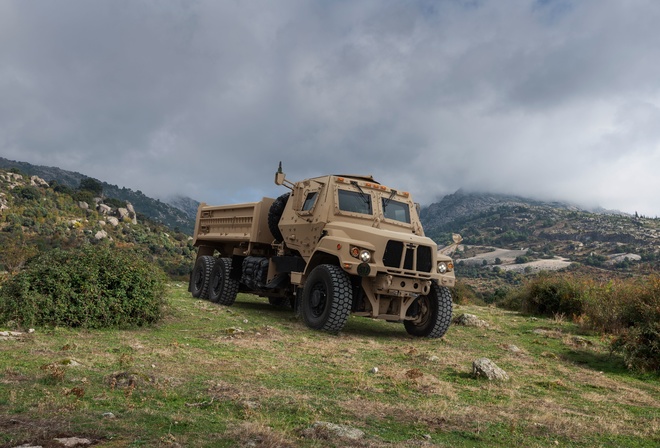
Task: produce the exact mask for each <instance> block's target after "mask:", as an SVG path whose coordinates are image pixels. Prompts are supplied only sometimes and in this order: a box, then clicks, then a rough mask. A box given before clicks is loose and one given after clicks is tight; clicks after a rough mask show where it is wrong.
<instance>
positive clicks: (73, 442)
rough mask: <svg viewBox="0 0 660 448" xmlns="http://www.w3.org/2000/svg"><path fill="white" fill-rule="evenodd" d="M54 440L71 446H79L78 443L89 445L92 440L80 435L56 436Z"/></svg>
mask: <svg viewBox="0 0 660 448" xmlns="http://www.w3.org/2000/svg"><path fill="white" fill-rule="evenodd" d="M55 441H56V442H59V443H60V444H62V445H64V446H66V447H73V446H80V445H91V444H92V441H91V440H89V439H81V438H80V437H66V438H56V439H55Z"/></svg>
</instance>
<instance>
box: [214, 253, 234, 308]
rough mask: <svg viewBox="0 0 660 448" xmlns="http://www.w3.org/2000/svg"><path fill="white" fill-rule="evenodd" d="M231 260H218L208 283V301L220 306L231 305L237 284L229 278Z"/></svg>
mask: <svg viewBox="0 0 660 448" xmlns="http://www.w3.org/2000/svg"><path fill="white" fill-rule="evenodd" d="M230 275H231V258H218V261H216V262H215V266H214V267H213V271H212V272H211V279H210V281H209V300H210V301H211V302H216V303H219V304H221V305H227V306H229V305H233V304H234V302H235V301H236V295H237V294H238V287H239V283H238V281H237V280H234V279H233V278H231V276H230Z"/></svg>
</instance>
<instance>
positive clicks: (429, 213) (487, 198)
mask: <svg viewBox="0 0 660 448" xmlns="http://www.w3.org/2000/svg"><path fill="white" fill-rule="evenodd" d="M503 206H506V207H519V206H520V207H547V208H553V209H562V210H579V208H578V207H576V206H574V205H570V204H568V203H564V202H543V201H537V200H534V199H529V198H524V197H521V196H512V195H505V194H493V193H475V192H466V191H464V190H462V189H459V190H458V191H456V192H455V193H454V194H450V195H447V196H445V197H444V198H442V200H441V201H440V202H438V203H434V204H431V205H429V206H428V207H425V208H424V209H422V213H421V217H420V218H421V219H422V222H423V224H424V228H425V229H426V230H427V231H428V230H434V229H437V228H441V227H442V226H444V225H446V224H448V223H451V222H452V221H456V220H461V219H465V218H468V217H470V216H474V215H479V214H481V213H484V212H485V213H490V211H491V210H493V209H494V208H498V207H503Z"/></svg>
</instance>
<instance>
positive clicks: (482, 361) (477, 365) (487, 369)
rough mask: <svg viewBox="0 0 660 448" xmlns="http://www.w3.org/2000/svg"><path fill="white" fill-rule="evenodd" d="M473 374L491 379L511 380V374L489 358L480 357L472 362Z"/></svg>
mask: <svg viewBox="0 0 660 448" xmlns="http://www.w3.org/2000/svg"><path fill="white" fill-rule="evenodd" d="M472 375H474V376H475V377H476V378H481V377H485V378H487V379H488V380H489V381H509V375H507V373H506V372H505V371H504V370H502V369H500V368H499V367H497V365H496V364H495V363H494V362H493V361H491V360H490V359H488V358H479V359H477V360H475V361H474V362H473V363H472Z"/></svg>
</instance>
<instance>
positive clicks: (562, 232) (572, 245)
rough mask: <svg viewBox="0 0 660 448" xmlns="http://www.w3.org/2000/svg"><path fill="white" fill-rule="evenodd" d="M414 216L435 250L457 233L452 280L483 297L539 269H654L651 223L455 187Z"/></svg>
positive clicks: (655, 242)
mask: <svg viewBox="0 0 660 448" xmlns="http://www.w3.org/2000/svg"><path fill="white" fill-rule="evenodd" d="M421 219H422V223H423V224H424V229H425V231H426V234H427V235H428V236H430V237H431V238H433V239H434V240H436V241H437V242H438V244H440V245H444V244H447V243H448V242H449V241H451V234H452V233H459V234H461V235H462V237H463V243H464V244H463V245H462V246H460V247H459V250H458V251H457V252H456V253H455V254H454V258H455V259H456V261H457V268H456V273H457V276H458V277H459V279H461V280H462V281H464V282H465V283H467V284H469V285H470V286H471V287H472V288H473V289H474V290H476V291H479V292H480V294H481V296H482V297H484V298H486V299H487V300H493V299H494V298H493V295H497V294H498V291H502V290H503V288H506V287H507V286H511V285H519V284H521V283H522V282H523V279H524V277H525V276H526V275H528V274H535V273H537V272H539V271H540V270H552V269H555V268H569V266H570V269H577V270H582V271H584V272H586V273H587V274H589V275H591V276H598V277H603V276H613V277H616V276H629V275H636V274H646V273H649V272H654V271H657V270H658V268H660V245H659V241H660V219H658V218H646V217H643V216H630V215H625V214H621V213H616V212H611V211H605V210H602V211H599V212H592V211H588V210H582V209H580V208H579V207H577V206H574V205H570V204H567V203H559V202H554V203H548V202H542V201H535V200H531V199H527V198H522V197H517V196H506V195H496V194H482V193H466V192H463V191H461V190H459V191H457V192H456V193H454V194H452V195H448V196H446V197H445V198H443V199H442V200H441V201H440V202H439V203H435V204H432V205H430V206H428V207H426V208H424V209H423V210H422V213H421Z"/></svg>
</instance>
